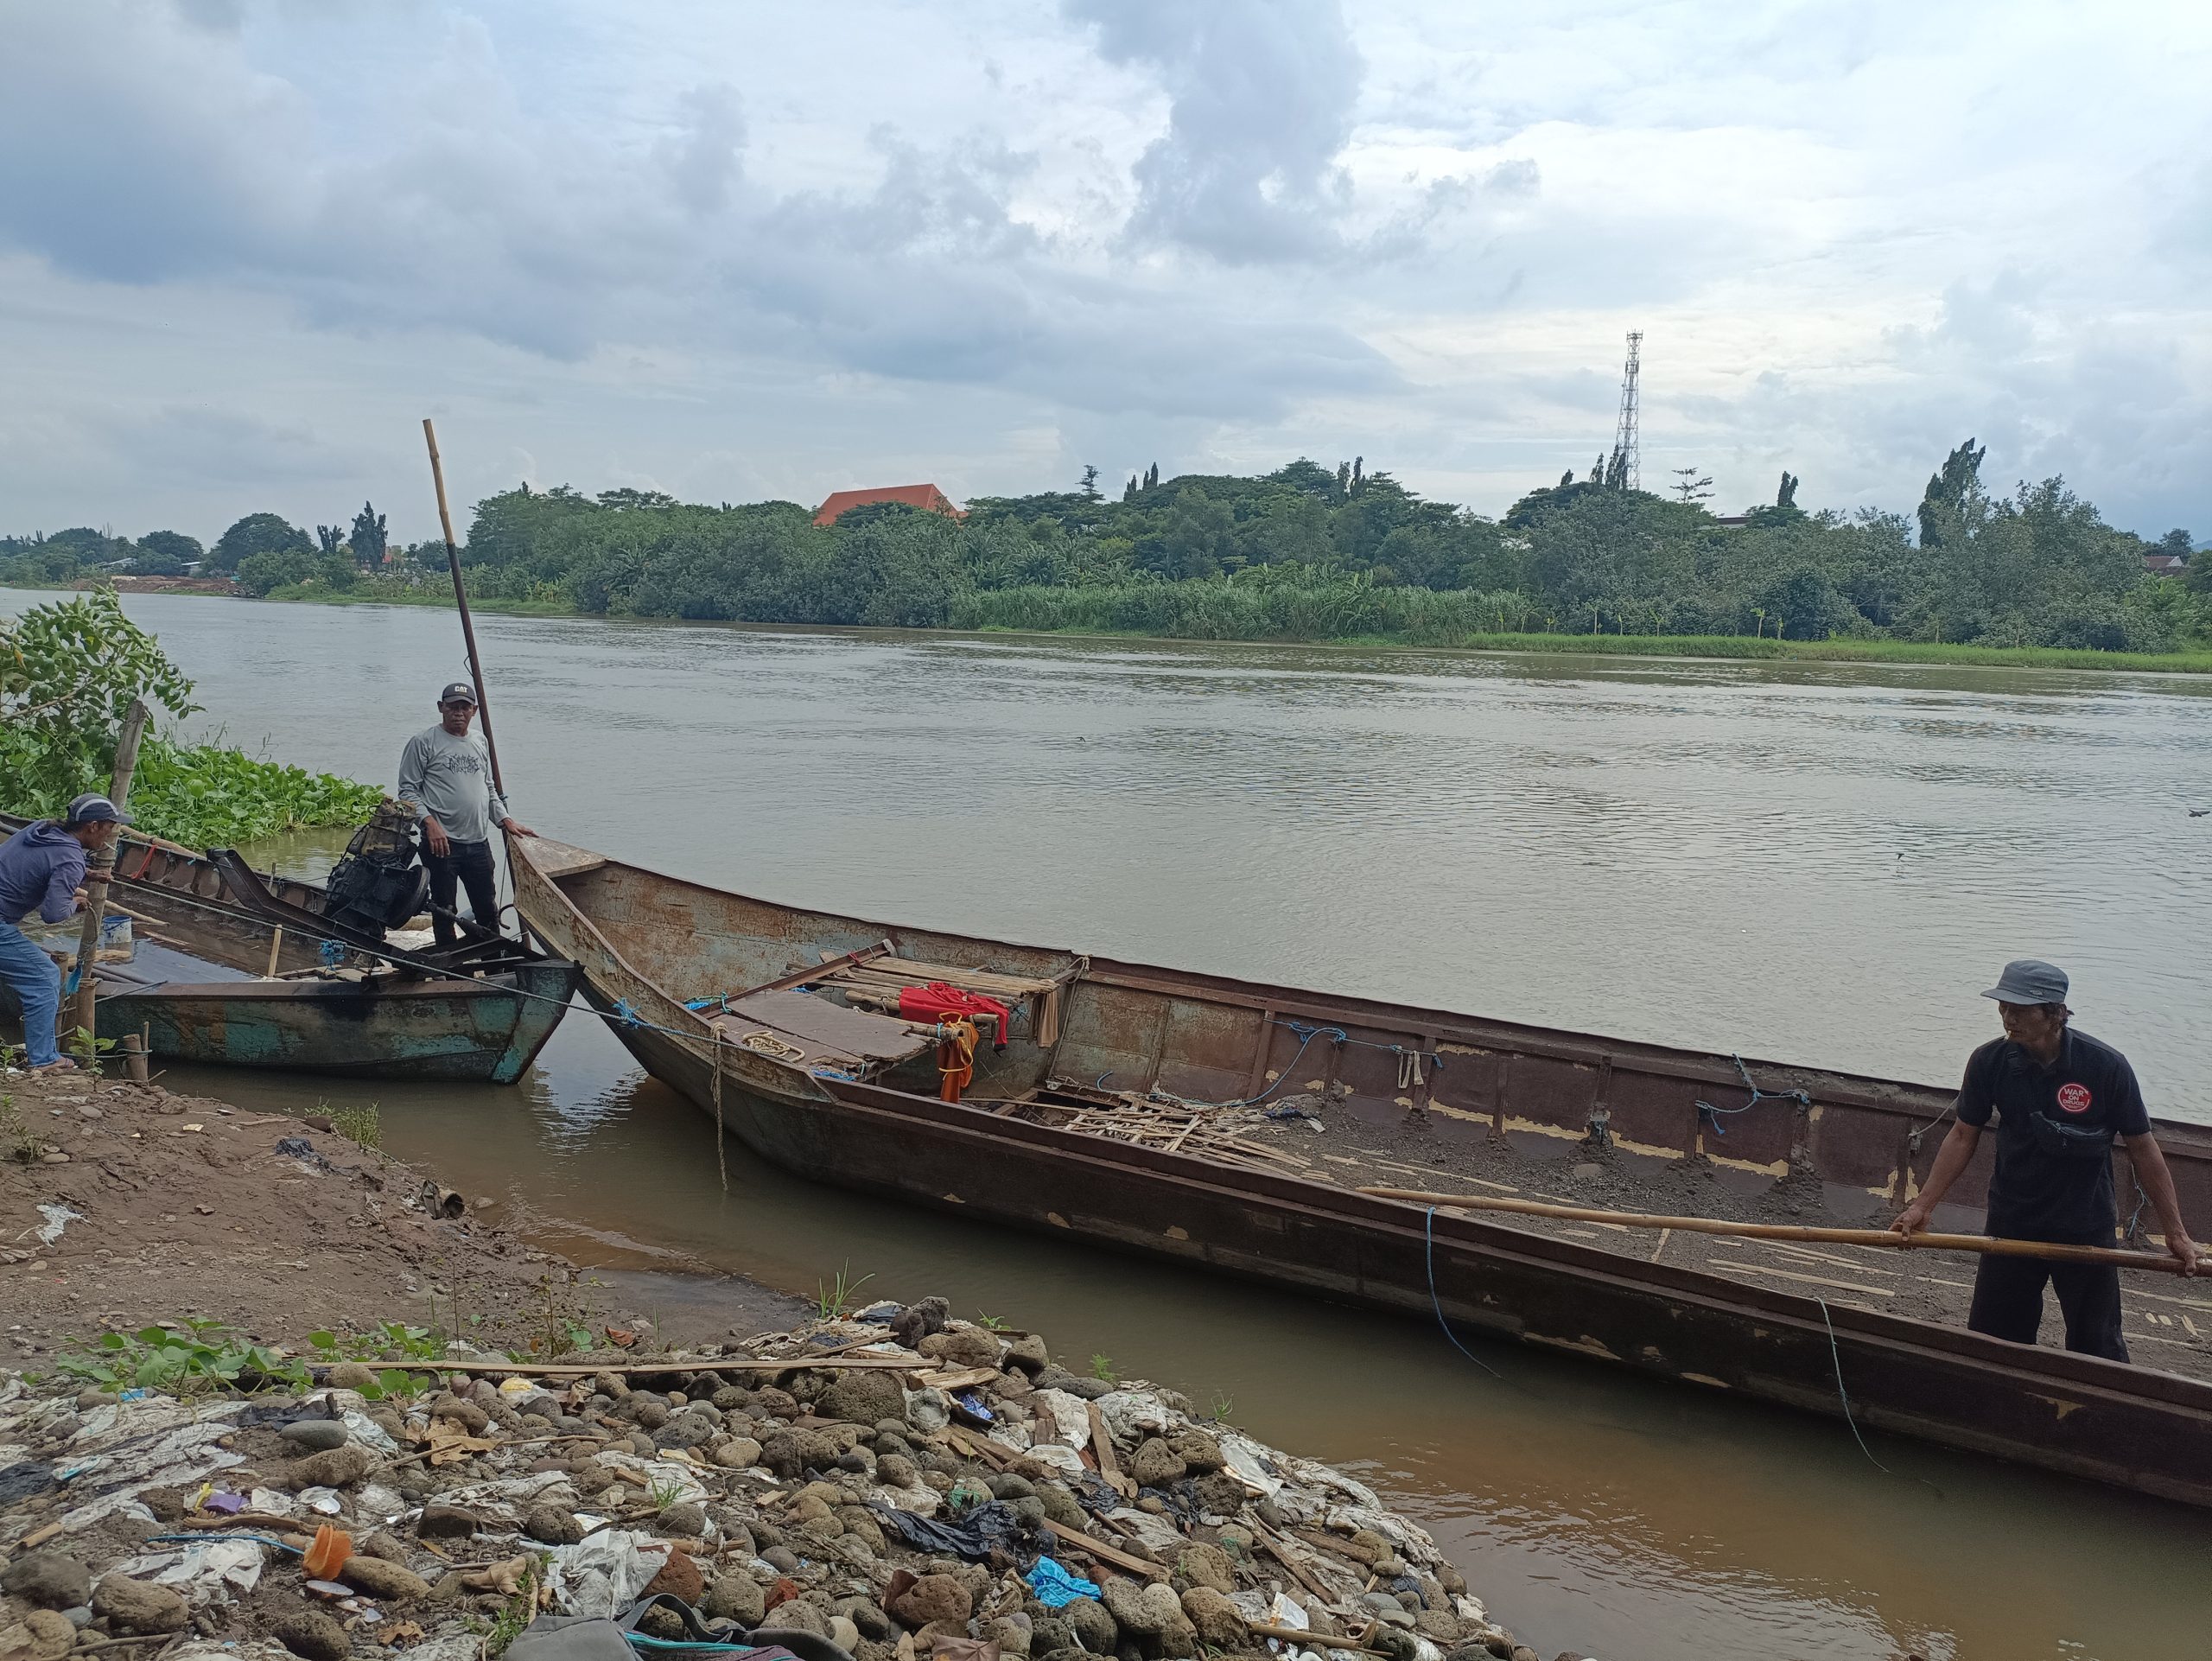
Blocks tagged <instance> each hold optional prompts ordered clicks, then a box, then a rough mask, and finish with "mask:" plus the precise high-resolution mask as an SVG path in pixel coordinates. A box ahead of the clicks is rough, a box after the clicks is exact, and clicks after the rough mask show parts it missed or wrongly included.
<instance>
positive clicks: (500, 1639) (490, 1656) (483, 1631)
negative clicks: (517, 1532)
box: [467, 1552, 549, 1661]
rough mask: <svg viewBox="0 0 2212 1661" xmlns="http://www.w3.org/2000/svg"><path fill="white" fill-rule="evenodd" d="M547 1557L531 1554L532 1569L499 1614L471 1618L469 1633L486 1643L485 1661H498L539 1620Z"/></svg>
mask: <svg viewBox="0 0 2212 1661" xmlns="http://www.w3.org/2000/svg"><path fill="white" fill-rule="evenodd" d="M548 1556H549V1554H547V1553H544V1552H533V1553H532V1554H531V1562H530V1567H529V1568H528V1569H524V1571H523V1575H522V1580H521V1583H520V1584H519V1585H518V1586H517V1587H516V1588H515V1591H514V1595H513V1596H512V1597H510V1598H508V1599H507V1600H506V1601H505V1602H504V1603H502V1604H501V1605H500V1606H499V1613H497V1614H496V1615H494V1616H493V1618H492V1619H491V1620H488V1621H486V1620H484V1619H483V1618H482V1617H481V1616H471V1617H470V1618H469V1620H468V1621H467V1628H468V1630H469V1631H470V1632H474V1633H475V1634H476V1635H477V1636H478V1637H480V1638H481V1639H483V1640H484V1656H485V1661H497V1658H498V1657H499V1656H501V1655H504V1654H505V1653H506V1651H507V1646H508V1645H511V1644H512V1643H513V1642H514V1641H515V1639H518V1638H520V1637H521V1636H522V1634H523V1629H524V1627H526V1626H529V1625H530V1623H531V1621H533V1620H536V1619H537V1605H538V1582H539V1581H540V1579H541V1578H542V1577H543V1574H544V1569H545V1564H546V1562H547V1561H548Z"/></svg>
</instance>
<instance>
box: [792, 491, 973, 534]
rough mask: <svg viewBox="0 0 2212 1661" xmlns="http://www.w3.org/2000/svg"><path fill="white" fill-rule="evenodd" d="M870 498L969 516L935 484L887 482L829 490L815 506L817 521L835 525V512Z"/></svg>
mask: <svg viewBox="0 0 2212 1661" xmlns="http://www.w3.org/2000/svg"><path fill="white" fill-rule="evenodd" d="M870 502H904V503H905V504H906V506H909V507H918V508H920V509H921V510H922V512H925V513H942V514H944V516H945V517H946V518H948V519H966V518H967V517H968V516H967V514H965V513H964V512H962V511H961V510H960V509H958V508H957V507H955V506H953V505H952V499H951V498H950V497H949V496H947V495H946V494H945V493H944V492H943V491H941V490H939V489H938V487H936V486H935V485H886V486H883V487H881V488H880V489H876V490H837V491H832V492H831V493H830V494H829V500H827V501H825V502H823V504H822V506H820V507H818V508H817V509H816V510H815V512H814V522H815V523H816V524H817V525H835V524H836V522H837V516H838V515H839V514H841V513H845V512H850V511H851V510H852V509H854V508H855V507H864V506H867V505H868V503H870Z"/></svg>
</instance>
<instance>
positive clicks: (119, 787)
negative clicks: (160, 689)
mask: <svg viewBox="0 0 2212 1661" xmlns="http://www.w3.org/2000/svg"><path fill="white" fill-rule="evenodd" d="M151 714H152V712H151V711H150V710H148V709H147V708H146V700H145V699H143V698H133V699H131V700H130V709H128V710H125V711H124V716H123V730H122V731H121V732H120V733H119V734H118V735H117V736H116V741H115V769H114V771H113V773H111V774H110V776H109V781H108V791H107V799H108V800H110V801H111V802H113V803H114V804H115V805H116V806H117V807H118V808H120V807H123V806H124V805H127V804H128V803H129V802H130V780H131V776H132V775H133V774H134V773H137V771H138V746H139V744H140V743H141V742H142V741H143V740H144V738H145V736H146V722H147V721H148V719H149V717H150V716H151ZM122 834H123V833H122V832H121V831H117V832H116V834H115V835H114V836H113V837H110V838H109V839H108V844H107V846H106V847H105V848H104V849H102V850H100V851H99V853H98V854H96V855H94V856H92V869H91V871H89V872H88V873H87V874H86V878H85V926H84V929H83V931H82V932H80V933H79V935H78V937H77V970H76V978H75V979H74V980H73V981H72V982H71V983H70V988H69V990H70V992H71V994H72V996H71V998H70V1002H69V1027H70V1030H71V1031H72V1032H73V1033H74V1032H79V1031H81V1032H83V1033H84V1034H86V1038H87V1041H90V1035H91V1034H92V1030H93V1027H92V1021H93V1016H92V999H93V997H94V996H95V995H96V994H97V993H98V991H99V983H98V978H97V977H96V976H95V975H94V973H93V971H94V969H95V968H96V966H97V965H98V963H99V945H100V924H101V922H102V921H103V920H105V917H106V915H107V888H108V883H109V882H110V881H111V880H112V879H113V877H114V875H115V855H116V849H117V845H118V843H119V842H120V841H121V839H122Z"/></svg>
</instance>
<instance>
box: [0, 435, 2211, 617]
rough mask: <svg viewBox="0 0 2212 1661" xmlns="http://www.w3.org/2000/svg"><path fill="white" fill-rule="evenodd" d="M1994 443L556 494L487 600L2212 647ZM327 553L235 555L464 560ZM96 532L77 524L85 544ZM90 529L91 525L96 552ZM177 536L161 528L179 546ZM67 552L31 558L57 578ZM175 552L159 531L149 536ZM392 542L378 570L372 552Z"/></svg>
mask: <svg viewBox="0 0 2212 1661" xmlns="http://www.w3.org/2000/svg"><path fill="white" fill-rule="evenodd" d="M1984 455H1985V451H1984V449H1983V448H1982V447H1981V446H1979V445H1977V444H1975V443H1974V442H1973V441H1971V440H1969V441H1968V442H1966V443H1964V444H1961V445H1960V446H1959V447H1958V448H1957V449H1954V450H1953V451H1952V452H1951V453H1950V454H1949V455H1948V456H1946V457H1945V458H1944V459H1943V461H1942V464H1941V465H1940V466H1939V467H1938V468H1936V470H1935V472H1934V473H1933V474H1931V476H1930V477H1929V481H1928V486H1927V488H1926V490H1925V491H1924V493H1923V497H1922V500H1921V501H1920V503H1919V505H1918V506H1917V508H1916V511H1915V512H1913V513H1912V514H1910V515H1909V516H1908V515H1906V514H1904V513H1899V512H1881V511H1876V510H1871V509H1862V510H1860V511H1859V512H1855V513H1852V514H1844V513H1840V512H1833V511H1820V512H1808V510H1806V509H1805V508H1802V507H1801V506H1798V504H1797V495H1798V491H1799V480H1797V478H1796V476H1795V475H1794V474H1789V473H1788V472H1784V473H1783V474H1782V475H1781V478H1780V480H1779V481H1778V483H1777V488H1776V492H1775V496H1774V500H1772V501H1771V502H1768V503H1765V504H1763V505H1760V506H1755V507H1753V508H1751V509H1750V510H1748V511H1747V512H1745V513H1744V514H1741V515H1738V516H1732V517H1731V518H1730V519H1722V518H1719V517H1717V516H1716V515H1715V514H1714V513H1713V512H1711V511H1710V509H1709V507H1708V506H1707V502H1708V500H1709V498H1710V495H1711V480H1709V479H1708V478H1707V477H1705V476H1704V475H1703V474H1701V473H1700V471H1699V470H1698V469H1696V468H1684V469H1681V470H1679V475H1678V477H1677V478H1676V480H1675V482H1674V483H1673V484H1672V485H1670V486H1669V487H1668V490H1667V493H1665V494H1659V493H1652V492H1649V491H1644V490H1638V489H1632V488H1630V486H1629V482H1628V469H1627V464H1626V461H1625V458H1624V457H1623V456H1621V455H1600V456H1599V458H1598V461H1597V462H1596V464H1595V465H1594V466H1593V467H1592V469H1591V472H1590V474H1589V475H1588V476H1587V477H1586V478H1583V479H1580V480H1578V479H1576V477H1575V476H1574V474H1573V473H1572V472H1569V473H1567V474H1565V475H1563V476H1562V477H1561V478H1560V480H1559V482H1558V483H1557V484H1556V485H1551V486H1547V487H1541V488H1539V489H1536V490H1533V491H1531V492H1529V493H1528V494H1527V495H1525V496H1523V497H1522V499H1521V500H1519V501H1517V502H1516V503H1514V504H1513V506H1511V507H1510V509H1509V510H1508V511H1507V512H1505V513H1504V514H1503V516H1502V517H1500V518H1497V519H1490V518H1486V517H1484V516H1483V515H1481V514H1478V513H1475V512H1471V511H1470V510H1468V509H1465V508H1463V507H1459V506H1453V505H1452V504H1450V503H1447V502H1440V501H1431V500H1425V499H1424V498H1422V497H1421V495H1420V494H1418V493H1416V492H1414V491H1412V490H1409V489H1408V488H1407V487H1405V486H1403V485H1402V484H1401V483H1399V482H1398V480H1395V478H1393V477H1392V476H1391V475H1390V474H1389V473H1387V472H1383V471H1370V469H1369V468H1367V466H1366V462H1365V459H1364V458H1363V457H1358V458H1355V459H1353V460H1351V461H1345V462H1341V463H1339V464H1338V466H1337V467H1335V468H1328V467H1325V466H1323V465H1321V464H1319V463H1317V462H1315V461H1309V460H1305V459H1300V460H1299V461H1293V462H1291V463H1290V464H1289V465H1288V466H1287V467H1283V468H1277V469H1276V470H1275V471H1274V472H1272V473H1268V474H1260V475H1256V476H1251V477H1246V476H1243V475H1236V474H1181V475H1179V476H1175V477H1169V478H1162V477H1161V475H1160V468H1159V467H1158V466H1157V464H1154V465H1153V466H1151V467H1148V468H1146V469H1145V470H1144V471H1143V472H1141V473H1140V474H1133V475H1131V476H1130V477H1129V479H1128V481H1127V483H1126V484H1125V485H1124V486H1123V487H1122V489H1121V490H1120V491H1119V492H1118V493H1113V492H1109V491H1108V490H1103V489H1102V488H1100V486H1099V474H1098V470H1097V469H1096V468H1084V470H1083V476H1082V478H1081V480H1080V481H1079V482H1078V483H1077V486H1076V487H1075V488H1073V489H1071V490H1066V491H1055V492H1044V493H1038V494H1034V495H1027V496H1009V497H982V498H978V499H977V500H975V501H973V502H971V503H970V504H969V511H968V513H967V516H966V517H965V518H964V519H952V518H949V517H945V516H942V515H939V514H936V513H931V512H925V511H922V510H919V509H915V508H912V507H907V506H903V505H898V504H890V503H880V504H872V505H869V506H864V507H861V508H858V509H855V510H853V511H850V512H846V513H845V514H843V515H842V517H841V518H840V519H838V520H837V521H836V524H835V525H831V526H828V527H823V526H817V525H815V524H814V523H813V512H812V510H811V509H810V508H808V507H806V506H803V505H801V504H798V503H795V502H775V501H770V502H755V503H748V504H741V505H732V504H730V503H727V502H724V503H721V504H720V505H717V506H707V505H702V504H696V503H685V502H680V501H677V500H676V499H674V498H673V497H671V496H667V495H664V494H661V493H656V492H649V491H638V490H627V489H625V490H610V491H603V492H601V493H598V494H597V495H587V494H584V493H582V492H579V491H576V490H573V489H571V488H569V487H567V486H562V487H556V488H554V489H550V490H537V489H533V488H531V487H529V486H528V485H521V486H518V487H516V488H514V489H512V490H509V491H503V492H501V493H498V494H496V495H493V496H489V497H486V499H485V500H482V501H480V502H479V503H478V504H477V505H476V508H475V513H474V519H473V522H472V523H471V525H470V527H469V533H468V542H467V549H466V550H465V552H464V554H463V559H464V562H465V564H466V566H467V570H468V572H469V576H470V582H471V589H472V592H474V593H476V594H480V595H482V596H484V597H486V598H488V599H505V600H514V601H524V600H530V601H543V602H549V603H553V604H557V605H563V606H569V607H573V608H575V609H577V610H581V611H584V612H588V613H595V614H625V615H632V616H643V617H684V618H701V619H729V620H744V621H753V622H770V623H823V624H857V625H868V626H881V627H1107V628H1128V629H1135V630H1141V631H1143V632H1147V633H1164V634H1179V635H1188V636H1193V637H1204V638H1237V637H1252V638H1276V637H1280V638H1332V637H1335V638H1344V637H1350V636H1357V635H1362V634H1368V633H1375V634H1391V635H1398V636H1402V637H1405V638H1415V639H1421V640H1437V641H1446V640H1451V639H1454V638H1463V637H1465V636H1466V635H1468V634H1471V633H1493V632H1495V633H1510V632H1522V631H1527V632H1551V633H1609V634H1621V633H1624V634H1673V635H1745V636H1750V635H1754V634H1758V635H1769V636H1778V637H1781V638H1784V639H1789V640H1821V639H1826V638H1829V637H1832V636H1843V637H1858V638H1865V639H1895V640H1932V641H1946V642H1957V643H1968V644H1981V645H1994V646H2072V647H2088V648H2097V649H2106V650H2120V649H2126V650H2134V651H2161V650H2169V649H2172V648H2175V647H2178V646H2191V645H2196V644H2200V643H2203V642H2206V641H2208V640H2212V557H2206V558H2205V559H2202V560H2199V561H2196V562H2194V563H2192V564H2191V565H2190V569H2189V571H2188V574H2187V575H2186V576H2184V577H2183V578H2182V579H2180V580H2178V581H2176V580H2171V579H2162V578H2160V577H2157V576H2152V575H2149V574H2147V573H2146V570H2145V555H2147V554H2152V553H2159V552H2177V553H2180V554H2181V555H2183V557H2186V556H2187V554H2188V551H2189V548H2190V536H2189V533H2188V532H2187V531H2178V530H2177V531H2169V532H2167V533H2166V534H2165V535H2164V537H2162V538H2158V540H2157V541H2156V542H2152V541H2147V540H2145V538H2141V537H2139V536H2137V535H2135V534H2133V533H2132V532H2129V531H2120V530H2117V529H2115V528H2113V526H2111V525H2107V524H2106V523H2105V522H2104V520H2103V519H2101V517H2100V515H2099V514H2098V512H2097V511H2096V509H2095V508H2094V507H2093V506H2091V505H2090V504H2088V503H2087V502H2085V501H2082V500H2081V499H2080V498H2079V497H2077V496H2075V494H2074V493H2072V492H2071V491H2070V490H2069V489H2068V488H2067V487H2066V484H2065V482H2064V480H2061V479H2056V478H2053V479H2048V480H2044V481H2043V482H2041V483H2039V484H2030V483H2026V482H2023V483H2021V484H2019V485H2018V486H2017V487H2015V488H2014V489H2013V490H2012V492H2010V493H2004V494H1999V493H1994V492H1993V491H1991V490H1990V489H1988V488H1987V487H1985V485H1984V484H1983V482H1982V478H1981V469H1982V462H1983V459H1984ZM364 515H365V516H366V519H364V518H361V517H357V518H356V519H355V521H354V524H353V529H352V531H351V533H350V535H349V536H347V537H346V538H344V539H343V540H340V539H339V538H338V532H337V529H336V527H331V526H325V527H322V530H321V538H320V540H321V545H320V546H318V545H317V541H316V540H314V539H310V538H308V535H307V533H306V532H304V531H300V530H297V529H296V528H295V527H293V526H291V525H288V524H286V523H285V522H284V521H283V519H278V518H277V517H276V516H275V515H273V514H254V515H251V516H249V517H248V518H247V519H241V520H239V521H238V524H237V525H232V527H231V528H230V530H229V531H226V532H225V533H224V536H223V538H221V539H220V540H219V542H218V543H217V544H216V546H215V548H214V549H213V550H211V551H210V553H209V554H208V556H207V562H208V563H209V564H210V565H211V566H213V567H214V568H215V569H219V570H231V571H234V572H235V573H236V574H237V576H238V579H239V581H240V582H243V583H245V584H246V585H247V586H248V587H250V588H252V589H256V590H257V591H258V592H263V593H267V592H271V591H276V590H281V589H288V588H292V587H294V586H295V585H299V584H314V583H321V584H327V585H328V586H331V587H342V586H347V585H350V586H351V587H353V589H354V590H355V591H356V592H359V593H364V594H372V595H373V594H389V595H393V596H394V597H397V596H399V595H402V594H403V593H414V594H417V595H422V594H428V593H432V592H435V589H436V588H437V586H438V585H439V584H440V583H442V582H443V580H444V578H443V571H442V563H443V550H442V544H435V545H434V544H423V546H422V547H421V548H420V549H418V550H393V552H392V555H391V557H390V558H389V559H386V558H385V543H384V540H383V538H384V530H383V521H382V519H381V518H380V517H378V516H375V515H373V513H372V512H371V511H370V510H368V509H366V508H365V509H364ZM61 534H62V536H65V537H74V536H77V535H79V533H77V532H65V533H61ZM86 534H90V533H86ZM157 534H159V533H157ZM57 541H60V538H59V537H56V538H45V539H44V540H43V541H42V542H41V543H39V544H36V545H35V546H34V547H31V548H29V549H27V550H18V549H17V548H16V545H15V544H0V581H4V580H5V574H6V571H7V569H8V567H7V560H8V558H9V557H10V553H11V552H12V553H13V555H14V557H15V558H16V559H17V560H18V561H22V560H32V561H37V560H40V559H45V560H48V562H51V561H52V560H53V559H54V557H55V556H54V555H53V554H51V553H49V552H48V550H51V549H52V548H53V546H54V544H55V543H56V542H57ZM151 541H152V538H142V539H141V541H140V544H139V546H141V547H142V548H143V547H144V546H145V545H146V544H149V543H150V542H151ZM365 547H373V548H375V549H376V550H377V557H376V559H375V560H374V561H367V560H364V559H363V557H362V550H363V549H364V548H365Z"/></svg>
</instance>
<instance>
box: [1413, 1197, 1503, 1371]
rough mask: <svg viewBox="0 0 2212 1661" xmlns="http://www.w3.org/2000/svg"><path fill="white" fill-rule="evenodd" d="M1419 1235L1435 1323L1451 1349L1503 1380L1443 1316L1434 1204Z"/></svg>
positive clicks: (1430, 1306)
mask: <svg viewBox="0 0 2212 1661" xmlns="http://www.w3.org/2000/svg"><path fill="white" fill-rule="evenodd" d="M1421 1237H1422V1238H1423V1239H1424V1241H1426V1243H1427V1247H1428V1307H1429V1308H1432V1309H1433V1310H1435V1311H1436V1324H1437V1325H1438V1326H1440V1327H1443V1328H1444V1335H1445V1337H1446V1338H1448V1339H1450V1340H1452V1348H1453V1349H1455V1350H1457V1351H1459V1353H1460V1354H1462V1355H1464V1356H1465V1357H1466V1358H1467V1359H1469V1360H1470V1361H1471V1362H1473V1363H1474V1364H1475V1365H1477V1366H1478V1367H1480V1368H1481V1369H1482V1370H1483V1371H1484V1372H1486V1373H1488V1374H1490V1376H1491V1378H1497V1379H1499V1380H1501V1381H1503V1378H1504V1374H1503V1373H1501V1372H1500V1371H1498V1370H1497V1368H1496V1367H1494V1366H1492V1365H1491V1364H1490V1363H1489V1362H1487V1361H1485V1360H1484V1359H1482V1357H1480V1356H1479V1355H1477V1354H1476V1353H1475V1352H1473V1351H1472V1350H1471V1349H1469V1348H1468V1347H1467V1346H1465V1344H1462V1343H1461V1342H1460V1341H1459V1334H1458V1333H1455V1332H1453V1331H1452V1323H1451V1322H1450V1321H1446V1320H1445V1318H1444V1301H1443V1299H1441V1298H1440V1297H1438V1296H1437V1295H1436V1207H1435V1206H1430V1207H1429V1208H1428V1212H1427V1215H1426V1216H1425V1217H1423V1218H1422V1219H1421Z"/></svg>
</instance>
